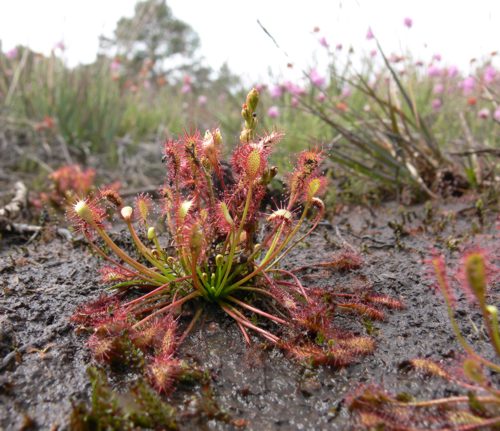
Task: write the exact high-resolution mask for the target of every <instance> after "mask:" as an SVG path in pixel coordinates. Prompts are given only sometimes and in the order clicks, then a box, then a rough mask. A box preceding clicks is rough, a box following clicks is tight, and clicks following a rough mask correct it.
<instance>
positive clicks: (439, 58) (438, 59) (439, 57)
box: [432, 54, 442, 61]
mask: <svg viewBox="0 0 500 431" xmlns="http://www.w3.org/2000/svg"><path fill="white" fill-rule="evenodd" d="M441 58H442V57H441V54H434V55H433V56H432V59H433V60H435V61H441Z"/></svg>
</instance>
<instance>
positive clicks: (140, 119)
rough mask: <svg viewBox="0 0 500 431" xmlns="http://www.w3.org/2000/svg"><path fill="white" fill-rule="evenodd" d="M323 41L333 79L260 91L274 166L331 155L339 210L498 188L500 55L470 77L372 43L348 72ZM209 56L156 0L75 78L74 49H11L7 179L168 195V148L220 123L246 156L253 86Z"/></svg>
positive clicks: (3, 112) (323, 75) (124, 23)
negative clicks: (70, 60)
mask: <svg viewBox="0 0 500 431" xmlns="http://www.w3.org/2000/svg"><path fill="white" fill-rule="evenodd" d="M410 25H411V23H410ZM316 33H317V37H318V38H319V43H318V50H324V51H325V52H326V53H327V55H328V58H329V64H328V66H327V67H326V68H319V67H317V66H315V64H314V61H313V58H312V59H311V67H310V68H309V69H308V70H304V71H303V77H302V78H301V79H299V80H297V81H296V82H290V81H286V82H282V81H280V80H277V79H273V77H272V76H270V77H269V80H268V82H267V83H265V84H264V83H259V82H255V83H253V84H254V85H255V86H256V87H257V88H258V89H259V90H260V92H261V95H262V105H261V106H263V108H262V111H261V112H260V116H259V121H260V131H261V133H262V134H264V133H265V131H270V130H272V129H273V128H278V129H280V130H283V131H285V132H286V136H287V137H286V139H285V140H284V141H283V143H282V144H280V147H279V148H277V150H276V158H275V161H276V164H277V165H278V166H280V167H282V168H284V169H286V167H287V166H288V159H289V156H290V154H291V153H294V152H296V151H299V150H302V149H304V148H307V147H311V146H316V147H321V148H323V150H324V151H325V153H326V154H327V155H328V158H327V160H328V162H327V163H326V164H325V170H328V172H329V175H330V177H331V178H332V184H334V186H335V187H334V188H335V191H336V193H335V195H336V199H341V200H346V201H357V202H359V201H366V200H369V201H371V202H372V201H379V200H382V199H387V198H398V199H401V200H405V201H408V202H411V201H414V200H418V199H422V198H429V197H433V198H436V197H439V196H448V195H453V196H460V195H461V194H463V193H464V192H465V191H466V190H469V189H477V188H481V187H484V186H489V185H491V184H493V183H495V182H496V180H497V169H498V166H497V165H498V163H497V157H498V154H500V134H499V130H500V128H499V124H500V107H499V106H500V105H499V102H500V71H498V70H497V69H495V67H494V65H493V60H494V59H495V57H496V55H497V54H496V53H490V54H488V55H487V56H486V57H484V58H483V60H482V61H481V62H477V61H476V62H475V63H473V64H471V65H472V68H471V71H472V72H471V73H470V74H464V73H463V72H461V71H460V70H458V69H457V68H454V67H453V66H447V67H445V66H443V65H442V63H441V58H437V57H436V56H435V57H433V58H432V59H427V60H422V59H416V58H413V57H412V55H411V53H406V54H405V55H396V54H387V55H386V53H384V51H383V47H381V46H377V45H378V43H377V41H376V39H374V41H373V42H374V43H375V46H377V48H376V49H374V50H373V51H372V52H371V53H370V55H367V56H366V58H363V59H361V60H360V61H356V62H354V61H351V59H352V56H353V55H354V54H353V53H352V52H350V51H349V52H348V53H347V62H345V61H343V62H342V64H341V63H340V62H339V61H338V55H337V54H338V52H339V51H340V50H342V49H344V51H345V48H343V47H342V46H335V47H332V46H330V45H329V44H328V42H327V41H326V40H325V39H324V38H322V37H321V33H320V30H319V29H316ZM368 38H369V39H372V38H373V35H368ZM270 43H272V41H271V40H270ZM199 46H200V40H199V38H198V36H197V34H196V31H195V29H192V28H191V27H190V26H189V25H188V24H187V23H185V22H183V21H181V20H179V19H177V18H176V17H175V15H174V14H173V12H172V10H171V9H170V8H169V7H168V6H167V4H166V2H165V1H164V0H146V1H140V2H138V3H137V5H136V8H135V14H134V16H133V17H131V18H122V19H121V20H120V21H119V22H118V23H117V25H116V28H115V31H114V34H113V36H112V37H101V39H100V53H99V55H98V57H97V59H96V61H95V62H94V63H92V64H88V65H80V66H77V67H69V66H68V65H67V64H66V63H65V62H64V60H63V59H62V58H63V56H62V55H60V54H61V53H62V51H63V50H64V46H59V47H57V46H56V47H55V48H54V49H53V51H52V53H51V55H50V56H48V57H47V56H43V55H41V54H38V53H36V52H33V51H31V50H30V49H29V48H27V47H24V46H18V47H17V48H15V49H13V50H10V51H8V52H4V51H3V50H2V51H1V53H0V145H2V150H3V154H4V155H5V156H4V157H3V158H4V160H3V163H4V164H5V165H8V166H9V168H8V169H7V168H4V169H3V172H2V173H1V174H2V175H3V177H4V178H0V179H3V180H6V178H7V177H8V176H9V175H11V174H12V175H13V174H14V173H15V174H16V175H23V173H24V174H25V175H27V174H28V173H30V174H31V176H32V177H34V178H35V179H38V180H39V187H41V188H43V187H44V185H43V181H42V178H46V176H47V174H48V173H50V172H52V171H53V170H55V169H57V168H58V167H60V166H62V165H68V164H73V163H78V164H81V165H83V166H92V167H94V168H97V169H98V172H99V174H100V175H102V176H103V180H110V179H113V180H116V179H120V177H123V176H124V175H125V176H126V174H130V175H129V176H128V177H126V179H125V182H126V183H127V184H129V185H131V186H134V185H135V186H137V185H151V184H160V183H161V179H162V170H161V163H160V160H161V143H162V142H163V141H164V140H165V139H168V138H173V137H176V136H178V135H179V134H182V133H184V132H186V131H187V132H189V131H192V130H194V129H199V130H200V131H201V132H202V133H203V131H204V130H205V129H208V128H213V127H217V126H219V127H220V128H221V130H222V133H223V136H224V140H225V143H226V146H227V147H228V148H231V147H232V146H234V145H236V144H237V143H238V135H239V130H240V123H241V119H240V109H241V106H240V103H241V101H242V100H244V95H245V94H246V92H247V91H248V89H249V88H248V87H249V85H248V83H243V82H242V81H241V80H240V78H239V77H238V76H236V75H234V74H233V73H232V72H231V70H229V68H228V67H227V66H222V67H221V68H220V70H212V69H211V68H210V67H208V66H207V65H206V63H205V62H204V61H203V59H202V58H201V57H200V55H199V49H198V48H199ZM0 47H1V46H0ZM354 64H356V66H354ZM2 175H0V176H2ZM121 180H122V181H124V180H123V178H122V179H121ZM127 181H128V182H127Z"/></svg>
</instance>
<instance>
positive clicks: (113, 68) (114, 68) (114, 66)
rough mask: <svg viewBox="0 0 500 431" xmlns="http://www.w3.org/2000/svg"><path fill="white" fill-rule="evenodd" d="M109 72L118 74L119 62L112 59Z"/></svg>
mask: <svg viewBox="0 0 500 431" xmlns="http://www.w3.org/2000/svg"><path fill="white" fill-rule="evenodd" d="M109 68H110V69H111V72H118V71H119V70H120V60H119V59H117V58H114V59H113V61H112V62H111V64H110V65H109Z"/></svg>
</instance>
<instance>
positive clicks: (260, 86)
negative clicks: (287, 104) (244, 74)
mask: <svg viewBox="0 0 500 431" xmlns="http://www.w3.org/2000/svg"><path fill="white" fill-rule="evenodd" d="M254 87H255V89H256V90H257V91H258V92H259V93H261V92H262V90H264V89H265V88H267V86H266V84H255V85H254Z"/></svg>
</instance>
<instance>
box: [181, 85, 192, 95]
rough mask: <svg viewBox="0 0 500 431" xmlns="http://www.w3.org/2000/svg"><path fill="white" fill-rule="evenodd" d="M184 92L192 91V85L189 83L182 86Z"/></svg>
mask: <svg viewBox="0 0 500 431" xmlns="http://www.w3.org/2000/svg"><path fill="white" fill-rule="evenodd" d="M181 93H182V94H187V93H191V86H190V85H189V84H184V85H183V86H182V88H181Z"/></svg>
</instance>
